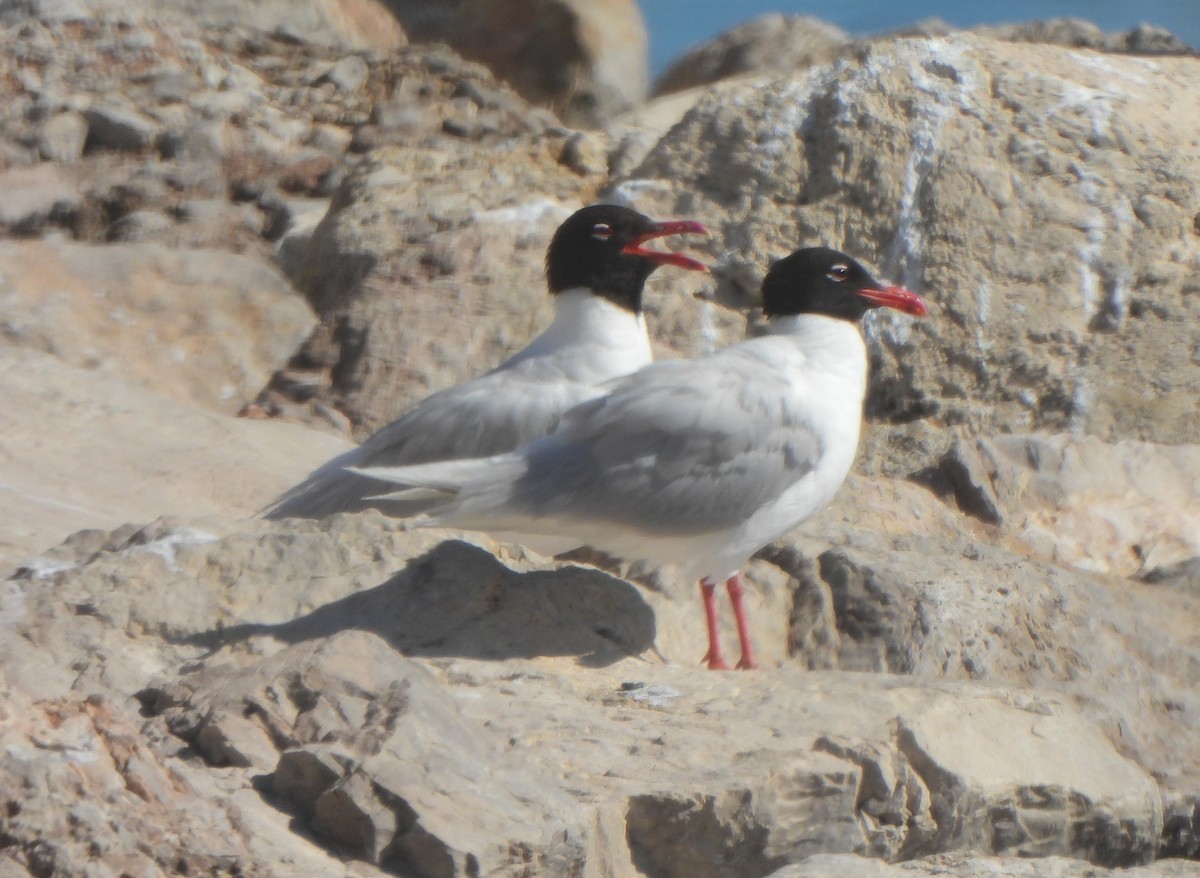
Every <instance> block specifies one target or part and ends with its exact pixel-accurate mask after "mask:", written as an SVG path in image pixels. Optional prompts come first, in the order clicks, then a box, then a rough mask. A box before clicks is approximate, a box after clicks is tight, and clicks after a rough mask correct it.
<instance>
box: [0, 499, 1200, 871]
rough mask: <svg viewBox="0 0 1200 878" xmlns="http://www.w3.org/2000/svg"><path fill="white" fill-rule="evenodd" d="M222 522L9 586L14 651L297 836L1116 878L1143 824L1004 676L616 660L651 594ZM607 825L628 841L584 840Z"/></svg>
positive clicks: (756, 863) (446, 850) (578, 571)
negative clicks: (1082, 872) (1037, 862)
mask: <svg viewBox="0 0 1200 878" xmlns="http://www.w3.org/2000/svg"><path fill="white" fill-rule="evenodd" d="M230 524H232V523H230ZM225 527H226V528H228V527H229V525H226V526H225ZM216 536H217V539H210V540H209V541H207V542H200V541H197V540H195V539H187V538H186V527H181V525H178V524H177V525H169V524H166V525H155V526H152V527H150V528H146V529H144V530H142V531H141V532H137V533H131V530H130V529H126V530H124V531H122V532H120V533H117V534H112V535H109V536H104V535H100V536H99V537H98V542H99V544H100V545H99V548H97V547H96V546H97V541H90V542H88V543H86V544H85V543H83V542H81V543H80V544H79V545H78V546H77V547H76V549H75V550H74V552H73V553H72V550H71V547H70V546H64V547H63V549H62V550H61V551H60V552H59V553H57V555H56V558H57V561H58V563H59V564H60V569H59V570H58V571H57V572H54V573H47V574H43V575H42V576H41V577H38V576H34V575H32V574H25V575H23V576H22V577H20V578H18V579H17V580H16V581H15V584H16V586H17V588H18V589H19V593H20V595H21V608H22V609H21V612H20V613H18V614H17V615H16V616H15V619H14V622H13V623H12V624H15V625H16V626H17V627H16V629H15V630H16V631H17V632H19V633H21V634H22V636H21V637H18V638H15V639H13V640H11V641H9V642H10V643H19V644H23V646H21V647H20V648H22V649H35V650H41V651H43V653H45V654H46V655H45V657H44V658H43V661H50V662H52V663H53V664H55V665H57V664H59V663H61V662H64V661H66V660H67V659H68V657H69V656H71V655H74V654H76V652H77V651H78V650H81V649H87V650H89V651H90V652H89V655H91V656H92V658H91V659H90V660H87V661H84V662H79V661H77V662H76V670H75V674H74V676H73V679H74V681H75V682H74V683H73V686H74V687H75V688H77V689H79V690H80V691H85V692H87V691H91V692H96V691H111V689H110V687H114V686H115V687H117V689H116V692H117V695H121V694H123V695H128V694H131V690H132V691H134V692H137V693H138V698H139V700H140V701H141V702H142V703H143V705H145V711H146V713H147V714H148V715H149V717H150V718H151V719H152V723H151V725H152V726H154V727H156V728H160V729H163V730H164V731H165V730H167V729H169V730H170V733H171V734H174V735H178V736H180V737H181V738H182V739H183V740H184V741H186V742H189V743H193V744H194V745H195V746H197V747H198V748H199V749H200V751H201V752H202V753H205V754H206V755H207V757H208V758H209V759H210V760H211V761H212V762H213V764H214V766H216V768H215V769H214V770H215V771H218V772H220V774H219V775H215V776H220V777H224V778H226V779H227V780H235V779H238V778H240V780H236V784H245V785H249V784H251V783H252V782H253V778H254V776H255V775H256V774H258V773H260V772H261V771H262V770H263V769H262V768H261V767H260V766H261V762H262V760H264V759H268V758H269V755H270V748H271V747H274V748H276V749H277V750H279V751H280V753H281V755H280V757H279V760H278V764H277V765H276V766H275V780H274V781H273V782H274V784H275V788H276V790H277V791H278V792H279V793H280V794H281V795H285V796H287V797H288V798H289V799H290V800H292V801H293V802H294V803H295V804H296V805H297V807H298V808H300V809H301V813H302V814H303V815H305V820H306V822H307V823H308V825H310V826H311V827H312V829H313V830H314V831H316V832H317V833H318V834H319V836H324V837H325V838H327V839H329V840H331V841H333V842H336V843H338V844H339V845H343V846H348V848H349V849H350V850H351V851H353V852H354V853H355V855H356V856H359V857H362V858H365V859H367V860H369V861H374V862H378V863H380V864H381V865H383V866H385V867H387V868H391V869H401V868H403V869H405V870H407V871H410V872H413V873H415V874H433V873H434V871H436V870H434V869H433V867H432V865H430V864H431V863H432V862H442V863H446V864H448V865H446V866H445V868H446V870H447V874H466V873H468V872H470V871H471V869H472V867H471V866H470V863H471V862H472V861H474V862H479V863H481V864H482V863H490V864H492V865H491V868H493V869H500V868H504V867H505V864H506V863H507V864H509V865H511V860H509V859H508V858H509V857H511V856H513V853H512V851H513V849H514V846H515V847H516V849H518V850H520V851H522V852H523V853H521V854H520V856H521V857H526V858H529V861H530V862H533V863H535V864H539V865H538V866H537V869H536V871H538V872H539V873H542V874H555V875H557V874H569V873H571V872H572V871H573V870H578V869H581V868H584V865H585V863H590V862H593V861H592V860H591V859H590V858H591V857H597V856H599V855H601V854H603V856H604V857H605V861H611V862H622V861H624V862H631V863H633V864H637V867H638V868H640V869H641V870H642V871H652V870H653V871H657V872H658V873H659V874H664V875H676V874H679V875H684V874H728V873H726V872H718V871H712V867H711V865H709V866H705V865H704V864H714V863H724V864H737V865H736V867H734V866H730V868H736V870H737V871H736V872H735V873H733V874H747V875H752V874H763V873H764V872H767V871H769V870H774V869H777V868H779V867H780V866H782V865H784V864H786V863H790V862H799V861H802V860H803V859H804V858H805V857H807V856H810V855H811V854H814V853H818V852H826V853H834V852H841V853H854V852H858V853H868V852H870V853H874V854H875V855H883V854H885V852H888V851H891V852H894V853H898V852H904V853H907V855H909V856H911V855H914V854H919V853H921V852H922V851H945V850H955V849H959V850H961V849H982V850H984V851H987V852H991V853H997V854H999V853H1008V854H1013V853H1017V852H1026V853H1029V852H1036V853H1038V854H1041V855H1046V854H1053V853H1071V854H1073V855H1076V856H1080V857H1086V858H1088V859H1090V860H1091V861H1093V862H1096V863H1098V864H1118V863H1123V864H1130V863H1136V862H1145V861H1148V860H1149V859H1150V858H1152V856H1153V852H1154V849H1155V845H1156V843H1157V839H1158V836H1159V834H1160V833H1161V831H1162V828H1163V811H1162V804H1161V801H1160V799H1159V793H1158V789H1157V786H1156V784H1155V783H1154V781H1153V780H1151V778H1150V776H1149V775H1148V774H1147V773H1146V772H1145V771H1144V770H1143V769H1142V768H1140V767H1138V766H1137V765H1135V764H1134V763H1133V762H1131V761H1129V760H1128V758H1127V757H1125V756H1122V755H1119V754H1118V753H1117V751H1116V750H1115V749H1114V747H1113V745H1112V744H1111V743H1110V742H1109V741H1108V740H1106V739H1105V737H1104V735H1102V734H1101V733H1100V731H1098V729H1100V728H1103V727H1104V726H1103V725H1102V724H1101V725H1096V724H1094V723H1093V722H1092V721H1091V720H1089V719H1087V718H1085V716H1084V715H1082V714H1081V713H1080V712H1079V711H1078V710H1076V709H1074V708H1072V707H1070V706H1069V705H1067V704H1065V703H1064V701H1063V700H1062V699H1063V696H1061V695H1060V696H1053V695H1040V696H1039V695H1034V694H1032V693H1029V692H1027V691H1025V690H1023V689H1021V688H1020V684H1018V683H1016V682H1015V680H1013V678H1012V677H1009V678H1008V679H1009V680H1010V682H1008V683H1002V682H1001V679H1000V677H999V676H997V677H996V678H994V679H993V680H992V681H990V682H989V683H987V684H982V685H981V684H979V683H973V682H970V681H967V680H962V679H952V678H950V679H947V678H945V677H943V678H942V679H940V680H934V679H932V677H936V676H938V674H937V671H936V670H933V673H932V675H930V674H929V671H922V670H919V669H916V668H914V669H913V670H915V671H917V674H918V676H909V677H897V676H889V675H886V674H885V675H875V676H863V675H860V674H846V673H842V672H820V673H817V672H810V673H802V672H799V670H798V669H797V668H796V667H795V666H792V667H791V668H782V669H778V670H774V671H767V672H763V673H761V674H757V675H752V676H744V675H735V674H712V673H709V672H706V671H704V670H702V669H701V668H700V667H699V666H698V665H692V666H690V667H683V666H679V665H662V664H659V663H657V662H647V661H645V660H644V659H636V658H630V657H629V656H631V655H633V654H634V653H636V652H637V651H639V650H642V649H644V648H645V646H646V643H647V641H646V640H644V639H634V638H633V631H632V630H631V629H630V627H629V621H630V620H632V619H634V618H636V617H637V614H638V613H645V611H646V601H652V602H653V603H654V604H656V605H658V604H661V603H662V602H663V601H664V600H665V598H664V596H663V595H661V594H655V593H653V592H649V591H643V590H640V589H635V588H634V587H633V586H630V585H628V584H622V583H621V582H619V581H618V580H615V579H613V578H611V577H609V576H606V575H605V574H601V573H599V572H597V571H589V570H586V569H583V568H579V567H576V566H573V565H550V566H546V565H544V564H542V563H540V562H536V561H531V560H528V559H521V558H520V557H518V556H513V555H503V554H502V557H503V558H504V559H505V560H504V563H500V562H497V561H495V560H494V559H492V558H491V557H490V556H488V555H487V554H486V553H484V552H483V551H481V550H479V549H477V548H474V547H470V546H467V545H464V544H461V543H447V544H442V545H439V537H438V536H437V535H436V534H433V533H420V534H417V533H414V534H411V535H410V534H406V533H405V532H404V531H403V530H402V529H401V528H398V527H396V526H395V525H394V524H390V523H383V522H382V519H381V518H380V517H378V516H374V515H367V516H339V517H336V518H335V519H333V520H331V521H330V522H328V523H326V524H324V525H320V526H318V525H315V524H313V523H307V522H306V523H284V524H271V523H265V522H258V523H255V524H252V525H246V524H241V525H239V526H237V528H236V531H235V530H229V529H226V530H224V535H222V534H221V533H218V534H216ZM181 537H182V538H181ZM72 558H73V559H74V560H73V561H72ZM71 564H74V565H75V566H74V567H72V566H70V565H71ZM480 565H482V567H483V569H482V570H481V569H477V568H479V567H480ZM485 571H490V572H485ZM992 574H993V571H989V572H988V574H987V575H992ZM981 575H982V574H981ZM114 583H119V587H116V588H114ZM456 583H457V585H455V584H456ZM185 586H186V587H185ZM455 589H457V593H455ZM623 592H624V593H627V594H629V595H630V596H631V598H633V599H632V600H630V601H627V602H625V605H624V606H622V605H621V604H620V603H610V604H607V605H606V604H605V600H606V597H605V595H606V594H607V595H610V596H616V595H620V594H622V593H623ZM636 595H642V597H640V598H639V597H636ZM535 596H536V597H535ZM531 598H533V600H531ZM688 599H689V600H692V599H693V596H692V595H691V594H690V593H689V595H688ZM58 605H66V606H70V607H77V608H85V610H84V612H82V613H80V612H78V611H77V612H76V613H74V614H70V615H63V614H54V613H51V612H48V611H49V610H50V608H51V607H53V606H58ZM305 607H309V608H312V609H311V610H307V611H306V610H305V609H303V608H305ZM639 607H640V608H641V609H639ZM535 620H536V621H535ZM692 621H693V623H695V624H697V625H698V624H699V620H698V619H693V620H692ZM985 621H989V620H985ZM604 628H607V629H608V630H607V631H606V632H605V633H603V634H600V633H598V632H600V631H603V630H604ZM532 632H536V633H537V636H538V639H537V640H532V641H531V640H530V639H529V634H530V633H532ZM643 636H644V635H643ZM616 637H622V638H625V641H626V642H625V644H624V645H621V646H618V645H617V644H616V643H615V642H614V640H611V639H610V638H616ZM507 638H512V639H511V640H509V639H507ZM589 643H591V644H596V646H588V645H587V644H589ZM3 648H5V647H0V649H3ZM7 648H10V649H11V648H12V646H11V645H10V646H9V647H7ZM593 650H594V652H593ZM584 655H588V656H589V658H588V661H587V663H586V666H584V667H579V666H577V665H576V662H577V659H578V657H580V656H584ZM151 656H153V658H150V657H151ZM500 656H509V657H510V658H509V660H508V661H507V662H497V661H496V658H497V657H500ZM515 656H524V658H514V657H515ZM555 656H565V657H566V660H565V661H564V660H563V659H560V658H555ZM422 657H423V658H422ZM689 664H690V663H689ZM19 666H20V667H24V666H26V665H25V664H24V663H22V664H21V665H19ZM14 667H17V665H14ZM183 668H186V669H187V670H186V673H181V670H182V669H183ZM931 669H932V668H931ZM1096 672H1097V673H1100V674H1103V675H1104V676H1103V679H1105V680H1106V681H1110V680H1111V679H1112V678H1111V677H1110V676H1109V672H1110V669H1109V668H1108V667H1107V666H1098V667H1097V668H1096ZM950 676H951V677H953V676H955V675H954V674H953V673H951V675H950ZM1106 685H1111V683H1106ZM48 694H49V693H48ZM117 695H110V696H108V698H109V699H110V700H115V699H116V698H117ZM532 704H536V705H538V709H537V710H530V709H529V705H532ZM1089 709H1090V710H1091V711H1093V712H1094V711H1096V710H1097V709H1099V710H1102V711H1103V710H1105V709H1107V708H1106V707H1100V706H1098V705H1092V706H1091V707H1090V708H1089ZM1127 720H1128V718H1127V717H1126V718H1123V719H1122V722H1123V723H1125V722H1127ZM1180 721H1186V719H1185V718H1181V720H1180ZM964 723H966V728H967V730H968V732H969V733H967V734H964V732H963V729H964ZM252 727H257V729H258V731H257V732H255V733H254V734H248V731H249V730H250V729H252ZM1124 727H1125V728H1126V730H1128V729H1129V728H1130V727H1129V726H1128V725H1125V726H1124ZM1180 731H1181V730H1180V729H1179V728H1176V732H1177V733H1178V732H1180ZM729 736H732V738H733V739H734V740H737V741H738V748H737V754H736V755H731V754H730V753H729V748H728V740H729V739H730V737H729ZM981 739H986V740H988V741H990V742H992V743H991V745H990V746H988V747H983V748H978V747H975V746H973V745H974V743H975V742H977V741H978V740H981ZM229 741H242V742H251V743H241V744H237V743H235V744H233V745H228V744H227V743H226V742H229ZM268 741H269V742H271V743H270V745H267V744H266V742H268ZM156 752H157V753H160V754H161V755H159V757H158V758H160V759H166V760H167V764H170V765H174V763H175V759H174V758H173V757H171V756H169V752H170V751H169V750H161V751H156ZM231 753H242V754H247V755H246V756H245V760H244V761H247V762H249V763H250V765H249V766H248V767H246V768H244V769H239V768H238V765H239V764H242V761H243V760H242V759H239V758H236V757H235V758H231V757H230V754H231ZM249 754H257V755H249ZM197 773H198V774H203V772H197ZM191 779H192V782H195V778H194V777H192V778H191ZM236 784H235V786H236ZM514 797H515V798H514ZM1068 803H1071V804H1069V805H1068ZM258 807H269V806H267V805H265V804H262V805H260V806H258ZM614 810H615V813H617V814H621V815H623V818H624V821H625V825H626V831H625V832H623V833H620V834H617V835H616V836H611V835H607V834H603V835H597V834H596V833H597V832H598V827H599V826H601V825H603V823H604V818H603V817H602V814H605V813H613V812H614ZM556 827H557V829H556ZM564 829H566V830H567V832H566V834H565V835H564V834H563V832H562V830H564ZM343 849H345V848H343ZM428 858H433V859H428ZM480 871H481V872H482V871H487V870H486V869H483V868H481V870H480Z"/></svg>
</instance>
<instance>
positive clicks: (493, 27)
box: [389, 0, 649, 127]
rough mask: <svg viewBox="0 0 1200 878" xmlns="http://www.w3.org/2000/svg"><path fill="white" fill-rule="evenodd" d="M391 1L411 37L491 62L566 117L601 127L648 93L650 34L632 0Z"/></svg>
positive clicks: (531, 98) (570, 121) (504, 75)
mask: <svg viewBox="0 0 1200 878" xmlns="http://www.w3.org/2000/svg"><path fill="white" fill-rule="evenodd" d="M389 6H390V8H391V9H392V11H393V12H395V14H396V15H397V17H398V18H399V19H400V21H401V22H402V23H403V25H404V28H405V31H406V32H407V33H408V34H409V36H410V37H411V38H412V39H413V40H414V41H417V42H444V43H446V44H448V45H449V46H451V47H452V48H454V49H455V50H456V51H458V52H461V53H462V54H463V55H464V56H465V57H467V58H471V59H473V60H476V61H479V62H481V63H483V64H486V65H487V66H488V67H489V68H490V69H491V70H492V71H493V72H494V73H495V74H496V75H497V76H498V77H499V78H501V79H503V80H505V81H506V82H508V83H509V84H510V85H512V87H513V88H514V89H515V90H516V91H517V92H518V93H519V94H521V95H522V96H523V97H525V98H526V99H527V100H529V101H531V102H533V103H536V104H540V105H543V106H548V107H551V108H553V109H554V110H555V112H557V113H558V115H559V116H560V117H561V118H562V119H563V120H564V121H566V122H567V123H568V124H571V125H581V126H589V127H597V126H599V125H600V124H601V123H602V122H603V121H604V120H605V119H607V118H609V117H611V116H612V115H614V114H616V113H619V112H621V111H623V110H626V109H628V108H629V107H631V106H633V105H635V104H637V103H639V102H640V101H641V100H642V99H643V98H644V97H645V95H646V88H647V86H648V83H649V39H648V37H647V34H646V25H645V23H644V22H643V20H642V16H641V11H640V10H639V9H638V5H637V3H636V2H635V0H605V2H595V0H590V2H588V0H504V2H494V0H452V2H447V0H440V2H428V0H391V2H390V3H389ZM498 34H503V35H504V37H503V39H497V35H498Z"/></svg>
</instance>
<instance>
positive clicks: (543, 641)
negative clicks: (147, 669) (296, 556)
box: [177, 540, 655, 667]
mask: <svg viewBox="0 0 1200 878" xmlns="http://www.w3.org/2000/svg"><path fill="white" fill-rule="evenodd" d="M345 630H360V631H369V632H371V633H374V634H377V635H379V636H380V637H382V638H384V639H385V640H386V641H387V642H388V643H390V644H391V645H392V646H393V647H395V648H396V649H397V650H399V651H401V652H403V653H404V654H406V655H410V656H459V657H464V658H477V659H496V660H503V659H510V658H533V657H535V656H556V655H557V656H566V655H575V656H579V657H580V661H581V662H582V663H583V664H585V665H588V666H591V667H601V666H604V665H608V664H612V663H613V662H616V661H619V660H620V659H622V658H625V657H627V656H630V655H638V654H640V653H642V652H644V651H645V650H646V649H648V648H650V647H651V646H652V645H653V643H654V638H655V621H654V611H653V610H652V609H651V607H650V605H649V604H647V603H646V601H645V600H644V599H643V597H642V596H641V594H639V593H638V590H637V589H636V588H635V587H634V586H633V585H631V584H629V583H628V582H624V581H622V580H620V579H617V578H615V577H613V576H611V575H609V574H607V573H604V572H603V571H600V570H594V569H590V568H585V567H562V568H560V569H557V570H541V571H531V572H519V571H515V570H511V569H509V568H508V567H505V566H504V565H503V564H501V563H500V562H499V561H498V560H497V559H496V558H495V557H494V556H493V555H491V554H490V553H488V552H486V551H484V550H483V549H481V548H479V547H477V546H473V545H471V544H469V543H465V542H461V541H458V540H450V541H447V542H444V543H442V544H440V545H439V546H437V547H436V548H434V549H433V550H432V551H430V552H427V553H426V554H424V555H422V556H420V557H419V558H414V559H413V560H412V561H410V562H409V563H408V565H407V566H406V567H405V568H404V569H403V570H401V571H400V572H399V573H397V574H396V575H395V576H392V577H391V578H390V579H388V580H387V581H386V582H383V583H381V584H380V585H378V586H376V587H374V588H370V589H367V590H365V591H360V592H356V593H354V594H350V595H347V596H346V597H344V598H340V599H338V600H334V601H331V602H329V603H327V604H325V605H323V606H320V607H318V608H317V609H315V610H313V611H312V612H311V613H308V614H307V615H305V616H301V617H299V618H297V619H294V620H292V621H288V622H281V623H277V624H269V623H247V624H241V625H232V626H225V627H222V628H220V629H214V630H209V631H204V632H198V633H196V634H193V635H189V636H186V637H182V638H179V639H178V640H177V642H179V643H186V644H190V645H196V646H204V647H207V648H210V649H214V650H215V649H218V648H220V647H222V646H225V645H228V644H231V643H238V642H241V641H245V640H249V639H251V638H254V637H260V636H268V637H273V638H275V639H276V640H280V641H283V642H285V643H298V642H300V641H304V640H314V639H319V638H323V637H329V636H331V635H333V634H336V633H338V632H339V631H345Z"/></svg>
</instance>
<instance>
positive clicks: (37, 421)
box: [0, 343, 348, 573]
mask: <svg viewBox="0 0 1200 878" xmlns="http://www.w3.org/2000/svg"><path fill="white" fill-rule="evenodd" d="M114 371H115V370H114ZM114 371H105V370H102V369H97V368H87V367H86V366H85V367H73V366H68V365H66V364H65V363H64V362H63V361H62V360H59V359H58V358H56V357H53V356H50V355H49V354H45V353H42V352H40V351H37V350H33V349H29V348H21V347H13V346H11V345H9V344H7V343H0V389H2V395H3V398H4V405H3V406H0V428H2V432H3V435H4V454H3V455H0V493H2V495H3V498H4V501H3V504H2V505H3V507H4V515H3V516H2V517H0V573H7V572H8V571H10V570H11V569H12V568H13V567H14V566H16V565H17V564H18V563H19V562H27V561H28V559H29V557H30V556H31V555H33V554H35V553H37V552H41V551H43V550H45V549H47V548H49V547H51V546H53V545H55V544H56V543H58V542H60V541H61V540H63V539H65V538H66V537H67V536H68V535H70V534H72V533H74V532H75V531H78V530H81V529H83V528H104V529H112V528H114V527H117V526H118V525H120V524H122V523H124V522H127V521H148V520H151V519H153V518H155V517H157V516H159V515H166V514H172V513H173V514H193V515H195V514H200V515H205V514H210V513H222V514H226V515H229V514H233V515H249V514H251V513H253V512H255V511H256V510H258V509H260V508H261V507H262V506H263V505H265V504H266V502H267V501H268V500H269V499H270V498H271V497H272V496H274V495H275V494H278V493H280V492H282V491H283V490H285V489H286V488H288V487H289V486H291V485H292V484H294V483H295V482H297V481H299V479H300V478H302V477H303V476H304V475H305V473H307V472H308V471H309V470H310V469H312V468H314V467H315V466H317V465H318V464H320V463H322V462H323V461H325V460H326V459H328V458H330V457H332V456H334V455H335V454H338V453H340V452H341V451H344V450H346V448H347V447H348V446H347V443H346V442H345V440H343V439H338V438H336V437H333V436H328V435H323V434H321V433H317V432H314V431H312V430H307V429H304V428H302V427H299V426H297V425H295V424H285V423H282V422H266V421H251V420H237V419H234V418H230V417H229V416H228V414H221V413H219V412H217V411H213V410H211V409H209V408H206V407H200V406H197V405H196V404H195V403H194V402H184V401H180V400H173V399H169V398H167V397H165V396H161V395H159V394H157V393H154V392H153V391H151V390H148V389H146V388H145V387H143V386H139V385H138V384H137V383H135V382H133V381H131V380H129V379H127V378H124V377H122V376H121V375H120V374H119V373H116V374H114ZM51 566H53V564H52V565H51Z"/></svg>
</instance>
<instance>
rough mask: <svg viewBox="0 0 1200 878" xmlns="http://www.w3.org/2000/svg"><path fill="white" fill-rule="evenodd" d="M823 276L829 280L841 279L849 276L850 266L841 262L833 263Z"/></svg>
mask: <svg viewBox="0 0 1200 878" xmlns="http://www.w3.org/2000/svg"><path fill="white" fill-rule="evenodd" d="M825 276H826V277H827V278H829V279H830V280H836V281H843V280H845V279H846V278H848V277H849V276H850V267H849V266H848V265H841V264H838V265H835V266H834V267H833V268H831V269H829V273H828V274H827V275H825Z"/></svg>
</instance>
